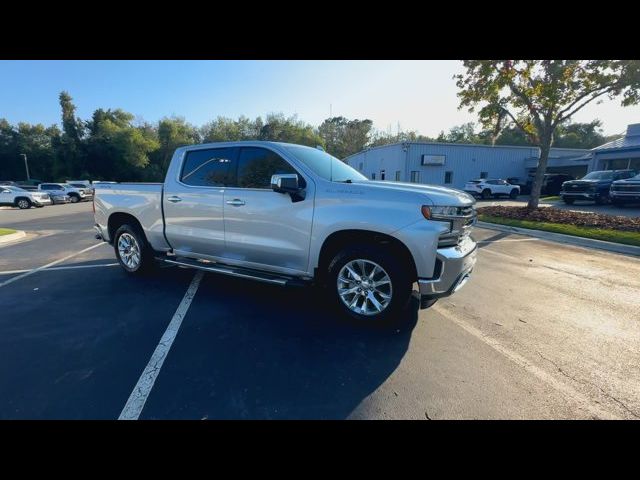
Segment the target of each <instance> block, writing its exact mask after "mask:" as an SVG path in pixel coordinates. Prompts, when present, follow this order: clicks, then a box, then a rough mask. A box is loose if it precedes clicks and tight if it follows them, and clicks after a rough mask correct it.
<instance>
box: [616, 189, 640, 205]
mask: <svg viewBox="0 0 640 480" xmlns="http://www.w3.org/2000/svg"><path fill="white" fill-rule="evenodd" d="M609 196H610V197H611V200H612V201H613V202H616V203H624V202H629V203H636V202H640V192H619V191H615V190H611V192H609Z"/></svg>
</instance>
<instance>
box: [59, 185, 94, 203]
mask: <svg viewBox="0 0 640 480" xmlns="http://www.w3.org/2000/svg"><path fill="white" fill-rule="evenodd" d="M64 185H65V186H66V187H72V188H77V189H78V190H81V191H83V192H84V198H83V200H92V199H93V192H94V191H95V189H94V188H93V187H92V186H88V187H87V186H85V185H84V184H82V183H65V184H64Z"/></svg>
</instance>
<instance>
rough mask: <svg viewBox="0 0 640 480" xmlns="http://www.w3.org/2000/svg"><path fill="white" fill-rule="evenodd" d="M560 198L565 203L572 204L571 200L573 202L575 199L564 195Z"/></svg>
mask: <svg viewBox="0 0 640 480" xmlns="http://www.w3.org/2000/svg"><path fill="white" fill-rule="evenodd" d="M562 200H563V201H564V203H566V204H567V205H573V202H575V200H574V199H573V198H567V197H564V198H563V199H562Z"/></svg>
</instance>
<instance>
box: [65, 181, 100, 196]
mask: <svg viewBox="0 0 640 480" xmlns="http://www.w3.org/2000/svg"><path fill="white" fill-rule="evenodd" d="M65 185H71V186H72V187H76V188H82V189H83V190H84V191H85V193H91V195H93V194H94V192H95V188H94V187H93V185H91V182H90V181H89V180H67V181H66V182H65Z"/></svg>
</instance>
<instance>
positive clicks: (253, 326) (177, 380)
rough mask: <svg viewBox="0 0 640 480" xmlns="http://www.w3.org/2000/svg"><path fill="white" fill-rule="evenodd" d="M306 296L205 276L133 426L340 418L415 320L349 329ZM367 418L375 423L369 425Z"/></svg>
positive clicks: (388, 362) (397, 357)
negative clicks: (142, 421) (160, 421)
mask: <svg viewBox="0 0 640 480" xmlns="http://www.w3.org/2000/svg"><path fill="white" fill-rule="evenodd" d="M325 303H326V301H325V300H323V297H322V296H321V295H319V293H318V292H317V290H315V289H313V288H279V287H274V286H269V285H264V284H258V283H255V282H251V281H246V280H241V279H234V278H228V277H224V276H219V275H215V274H206V275H205V277H204V278H203V280H202V283H201V286H200V289H199V291H198V293H197V295H196V298H195V300H194V301H193V303H192V304H191V308H190V310H189V312H188V314H187V316H186V317H185V319H184V322H183V324H182V327H181V330H180V333H179V334H178V336H177V338H176V341H175V343H174V344H173V347H172V350H171V353H170V354H169V356H168V358H167V361H166V362H165V365H164V366H163V368H162V372H161V374H160V375H159V377H158V380H157V381H156V384H155V386H154V390H153V392H152V393H151V395H150V397H149V399H148V400H147V404H146V406H145V409H144V411H143V413H142V416H141V418H149V419H151V418H187V419H307V418H309V419H324V418H331V419H343V418H347V417H349V416H351V415H352V414H353V416H354V417H359V416H361V415H362V416H372V414H367V412H365V411H363V410H364V409H365V408H366V406H364V407H362V408H361V409H359V411H357V412H355V413H354V410H356V408H357V407H358V405H359V404H360V403H361V402H362V401H363V399H365V398H366V397H367V396H369V395H370V394H371V393H372V392H374V391H375V390H376V389H377V388H378V387H379V386H380V385H381V384H383V383H384V382H385V380H386V379H387V378H388V377H389V376H390V375H391V374H392V373H393V372H394V371H395V370H396V368H397V367H398V365H399V364H400V361H401V360H402V358H403V356H404V355H405V353H406V352H407V348H408V345H409V341H410V338H411V334H412V331H413V328H414V327H415V325H416V322H417V319H418V305H417V301H415V300H414V299H412V303H411V306H410V308H409V309H408V310H407V311H406V313H405V314H406V315H407V318H406V319H404V320H405V321H404V326H403V327H402V328H391V329H389V328H386V329H380V328H370V327H363V326H361V325H360V326H358V325H353V324H350V323H349V322H347V321H345V320H344V319H342V318H339V315H336V313H334V311H333V309H331V308H329V307H328V306H327V305H326V304H325ZM379 414H380V412H378V414H376V416H378V415H379Z"/></svg>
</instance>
